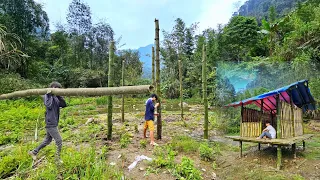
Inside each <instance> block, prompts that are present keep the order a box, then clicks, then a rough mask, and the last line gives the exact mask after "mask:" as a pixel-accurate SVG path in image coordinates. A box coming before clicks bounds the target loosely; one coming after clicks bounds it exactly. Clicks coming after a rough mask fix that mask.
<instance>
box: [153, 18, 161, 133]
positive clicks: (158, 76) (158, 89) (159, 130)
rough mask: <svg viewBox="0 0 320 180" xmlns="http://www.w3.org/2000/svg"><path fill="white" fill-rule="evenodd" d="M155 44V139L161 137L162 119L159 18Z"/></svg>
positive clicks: (156, 26)
mask: <svg viewBox="0 0 320 180" xmlns="http://www.w3.org/2000/svg"><path fill="white" fill-rule="evenodd" d="M154 22H155V39H154V40H155V45H156V91H157V95H158V98H159V99H158V102H159V106H158V117H157V139H161V133H162V120H161V98H160V97H161V91H160V42H159V30H160V29H159V20H158V19H155V20H154Z"/></svg>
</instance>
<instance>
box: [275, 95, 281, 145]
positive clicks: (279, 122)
mask: <svg viewBox="0 0 320 180" xmlns="http://www.w3.org/2000/svg"><path fill="white" fill-rule="evenodd" d="M276 102H277V104H276V105H277V107H276V108H277V139H280V138H281V119H280V114H281V112H280V111H281V107H280V106H281V103H280V98H279V94H277V96H276Z"/></svg>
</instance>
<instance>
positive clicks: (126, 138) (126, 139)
mask: <svg viewBox="0 0 320 180" xmlns="http://www.w3.org/2000/svg"><path fill="white" fill-rule="evenodd" d="M130 142H131V138H130V135H129V133H124V134H123V135H121V138H120V147H121V148H126V147H128V145H129V144H130Z"/></svg>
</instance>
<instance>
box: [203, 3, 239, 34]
mask: <svg viewBox="0 0 320 180" xmlns="http://www.w3.org/2000/svg"><path fill="white" fill-rule="evenodd" d="M239 1H240V2H241V4H243V2H245V0H223V1H221V0H204V1H203V3H202V13H201V14H200V15H199V16H198V20H197V21H198V22H200V24H199V30H200V32H202V31H203V30H205V29H207V28H208V27H211V28H216V27H217V25H218V24H226V23H228V21H229V19H230V17H231V16H232V14H233V12H235V11H236V7H235V5H236V4H237V2H239Z"/></svg>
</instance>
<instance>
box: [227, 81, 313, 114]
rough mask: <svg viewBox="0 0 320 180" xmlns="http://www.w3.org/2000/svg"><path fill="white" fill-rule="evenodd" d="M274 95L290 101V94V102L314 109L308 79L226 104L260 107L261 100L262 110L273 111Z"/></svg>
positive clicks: (305, 108) (274, 107)
mask: <svg viewBox="0 0 320 180" xmlns="http://www.w3.org/2000/svg"><path fill="white" fill-rule="evenodd" d="M276 95H279V97H280V100H281V101H285V102H287V103H290V95H291V97H292V102H293V103H294V104H295V105H296V106H297V107H299V108H302V109H303V110H304V111H306V110H315V109H316V107H315V100H314V98H313V97H312V95H311V92H310V89H309V88H308V80H301V81H298V82H295V83H292V84H290V85H289V86H285V87H282V88H279V89H276V90H273V91H270V92H267V93H264V94H261V95H258V96H255V97H252V98H249V99H245V100H242V101H239V102H234V103H231V104H228V105H227V106H233V107H237V106H242V105H243V106H245V105H248V104H256V105H257V106H259V107H261V102H262V101H263V110H265V111H273V112H275V110H276Z"/></svg>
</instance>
